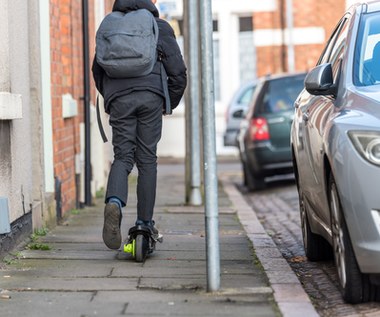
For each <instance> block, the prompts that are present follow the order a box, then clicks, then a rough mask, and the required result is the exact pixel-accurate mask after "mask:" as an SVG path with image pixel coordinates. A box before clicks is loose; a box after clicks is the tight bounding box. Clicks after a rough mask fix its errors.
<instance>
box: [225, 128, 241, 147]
mask: <svg viewBox="0 0 380 317" xmlns="http://www.w3.org/2000/svg"><path fill="white" fill-rule="evenodd" d="M238 133H239V130H226V132H224V135H223V144H224V146H236V147H237V146H238V141H237V136H238Z"/></svg>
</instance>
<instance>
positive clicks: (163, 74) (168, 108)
mask: <svg viewBox="0 0 380 317" xmlns="http://www.w3.org/2000/svg"><path fill="white" fill-rule="evenodd" d="M158 59H159V61H160V67H161V71H160V73H161V81H162V87H163V89H164V95H165V109H164V115H169V114H172V113H173V111H172V107H171V105H170V96H169V89H168V75H167V73H166V70H165V66H164V64H163V63H162V55H161V52H159V53H158Z"/></svg>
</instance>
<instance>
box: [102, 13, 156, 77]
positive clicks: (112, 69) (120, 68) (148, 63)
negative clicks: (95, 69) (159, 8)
mask: <svg viewBox="0 0 380 317" xmlns="http://www.w3.org/2000/svg"><path fill="white" fill-rule="evenodd" d="M157 40H158V26H157V22H156V20H155V18H154V16H153V14H152V13H151V12H149V11H148V10H146V9H138V10H135V11H129V12H127V13H124V12H119V11H114V12H111V13H109V14H108V15H107V16H106V17H105V18H104V19H103V21H102V23H101V24H100V26H99V29H98V31H97V32H96V59H97V62H98V64H99V65H100V66H101V67H102V68H103V69H104V71H105V72H106V73H107V75H108V76H109V77H112V78H128V77H139V76H144V75H148V74H149V73H151V72H152V70H153V67H154V64H155V62H156V61H157V52H156V49H157Z"/></svg>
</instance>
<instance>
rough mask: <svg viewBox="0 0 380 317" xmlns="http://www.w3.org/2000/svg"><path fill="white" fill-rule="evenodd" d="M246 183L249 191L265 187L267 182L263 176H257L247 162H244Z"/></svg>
mask: <svg viewBox="0 0 380 317" xmlns="http://www.w3.org/2000/svg"><path fill="white" fill-rule="evenodd" d="M243 177H244V185H245V186H246V187H247V188H248V190H249V191H254V190H260V189H264V188H265V186H266V184H265V180H264V178H263V177H255V176H254V175H253V174H252V172H251V170H250V169H249V166H248V164H247V163H246V162H243Z"/></svg>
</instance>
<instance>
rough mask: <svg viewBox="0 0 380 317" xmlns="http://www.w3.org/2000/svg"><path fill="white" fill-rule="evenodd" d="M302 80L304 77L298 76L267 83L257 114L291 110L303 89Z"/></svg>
mask: <svg viewBox="0 0 380 317" xmlns="http://www.w3.org/2000/svg"><path fill="white" fill-rule="evenodd" d="M304 79H305V76H304V75H300V76H292V77H285V78H278V79H274V80H270V81H268V83H267V84H266V85H265V88H264V89H265V90H264V93H263V94H262V99H261V101H260V102H259V103H258V105H259V108H260V109H258V112H259V113H278V112H283V111H289V110H293V104H294V101H295V100H296V99H297V97H298V95H299V93H300V92H301V90H302V89H303V86H304Z"/></svg>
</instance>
